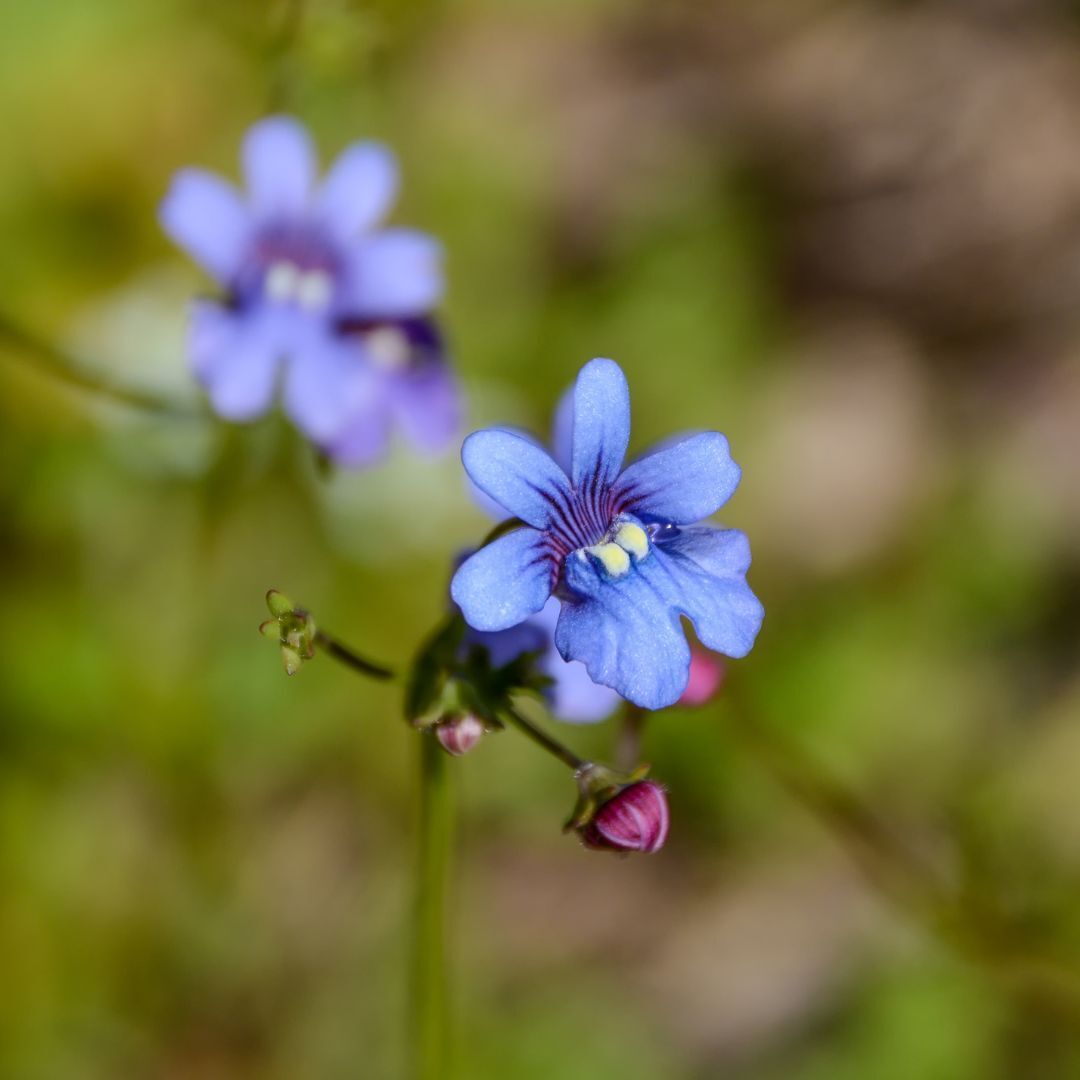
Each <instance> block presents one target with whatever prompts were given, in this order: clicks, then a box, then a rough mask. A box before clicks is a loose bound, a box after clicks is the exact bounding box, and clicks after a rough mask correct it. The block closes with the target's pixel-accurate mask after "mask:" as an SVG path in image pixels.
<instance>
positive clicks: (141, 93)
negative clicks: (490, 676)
mask: <svg viewBox="0 0 1080 1080" xmlns="http://www.w3.org/2000/svg"><path fill="white" fill-rule="evenodd" d="M280 108H287V109H289V110H291V111H293V112H295V113H296V114H297V115H298V116H300V117H302V118H303V119H304V120H305V121H306V122H307V123H309V124H310V125H311V126H312V128H313V130H314V131H315V133H316V135H317V138H318V141H319V143H320V146H321V149H322V152H323V155H324V159H328V158H329V157H330V155H331V154H333V153H336V151H337V150H339V149H340V148H341V147H342V146H344V145H345V144H346V143H347V142H349V141H351V140H353V139H356V138H358V137H362V136H377V137H382V138H384V139H386V140H387V141H389V142H390V143H392V144H393V145H394V146H395V147H396V149H397V150H398V152H399V154H400V156H401V158H402V161H403V168H404V192H403V200H402V203H401V205H400V208H399V210H398V211H397V213H396V220H398V221H399V222H402V223H409V224H413V225H416V226H419V227H422V228H425V229H428V230H430V231H432V232H434V233H436V234H438V235H439V236H440V237H441V238H442V239H443V240H444V242H445V244H446V247H447V250H448V253H449V258H448V272H449V280H450V290H449V296H448V300H447V303H446V304H445V308H444V312H443V314H444V319H445V325H446V327H447V329H448V332H449V334H450V337H451V340H452V344H453V350H454V354H455V357H456V361H457V364H458V366H459V369H460V371H461V374H462V377H463V380H464V383H465V386H466V389H467V393H468V397H469V421H470V424H471V425H473V426H480V425H483V424H488V423H492V422H515V423H519V424H523V425H527V426H530V427H533V428H535V429H537V430H544V429H545V428H546V427H547V424H548V420H549V415H550V411H551V407H552V406H553V404H554V402H555V401H556V400H557V397H558V395H559V393H560V391H561V389H562V388H563V387H564V386H565V385H566V384H567V383H568V382H569V381H570V380H571V379H572V377H573V375H574V373H575V372H576V370H577V368H578V367H579V366H580V364H581V363H582V362H583V361H585V360H586V359H588V358H590V357H592V356H595V355H608V356H613V357H615V358H616V359H618V360H619V361H620V362H621V364H622V365H623V367H624V369H625V370H626V372H627V374H628V376H629V379H630V383H631V387H632V392H633V396H634V423H635V428H634V443H633V447H634V448H637V449H640V448H643V447H644V446H646V445H648V443H649V442H650V441H652V440H654V439H656V438H658V437H661V436H664V435H666V434H668V433H670V432H671V431H673V430H677V429H680V428H693V427H718V428H720V429H722V430H724V431H725V432H726V433H727V434H728V435H729V437H730V438H731V441H732V445H733V447H734V450H735V453H736V458H737V460H739V462H740V463H741V464H742V466H743V469H744V481H743V485H742V488H741V489H740V491H739V492H738V494H737V495H736V497H735V499H734V500H733V501H732V502H731V503H730V505H729V506H728V507H727V508H726V509H725V511H724V514H723V520H724V522H725V523H726V524H730V525H734V526H738V527H740V528H743V529H745V530H746V531H747V532H748V533H749V534H750V536H751V540H752V544H753V548H754V552H755V565H754V568H753V570H752V572H751V582H752V584H753V585H754V586H755V588H756V590H757V591H758V593H759V594H760V595H761V597H762V598H763V600H764V602H765V605H766V609H767V612H768V615H767V618H766V622H765V627H764V630H763V632H762V635H761V637H760V639H759V642H758V645H757V648H756V649H755V651H754V652H753V653H752V654H751V656H750V657H749V658H748V659H746V660H744V661H740V662H738V663H733V664H732V665H731V666H730V669H729V674H728V682H727V687H726V691H725V694H724V695H723V697H722V698H721V700H720V701H718V702H717V703H715V704H714V705H712V706H709V707H707V708H705V709H701V710H697V711H693V712H689V711H684V712H677V711H669V712H668V713H665V714H662V715H659V716H657V717H655V718H654V719H653V720H652V722H651V725H650V727H649V728H648V731H647V733H646V739H645V751H646V756H647V758H648V759H649V760H651V761H652V762H653V763H654V775H656V776H657V777H658V778H661V779H663V780H664V781H666V782H667V783H668V785H669V787H670V798H671V804H672V817H673V831H672V836H671V840H670V843H669V845H668V847H667V848H666V849H665V850H664V851H663V852H662V853H661V854H659V855H657V856H654V857H650V858H638V859H626V860H620V859H617V858H608V857H605V856H601V855H597V854H593V853H587V852H584V851H583V850H581V849H580V848H579V847H578V845H577V844H576V843H575V842H574V841H573V840H572V839H570V838H566V837H563V836H562V835H561V834H560V831H559V827H560V825H561V822H562V820H563V818H564V816H565V815H566V813H567V812H568V811H569V809H570V805H571V803H572V799H573V791H572V786H571V783H570V780H569V778H568V776H567V775H566V774H565V771H564V770H563V769H562V767H561V766H559V765H558V764H557V763H555V762H553V761H551V760H549V759H547V758H545V757H543V756H542V755H540V754H539V753H537V752H535V751H534V750H533V748H532V747H530V746H529V745H527V744H525V743H524V742H523V740H521V739H520V738H518V737H517V735H516V734H515V733H513V732H507V733H504V734H501V735H499V736H498V737H494V738H490V739H487V740H485V742H484V743H483V744H482V745H481V746H480V747H479V748H478V749H477V750H476V751H475V752H474V753H473V754H471V755H470V756H469V757H468V758H466V759H462V760H461V762H460V763H459V764H457V765H455V766H454V767H455V769H456V771H457V773H458V775H459V777H460V786H461V813H462V822H461V852H460V854H461V866H460V869H461V879H460V882H459V887H458V890H457V903H456V908H455V915H454V923H455V941H454V958H455V964H456V968H457V973H458V990H457V993H456V996H455V1006H456V1010H457V1016H458V1029H459V1030H458V1038H457V1043H458V1047H457V1070H458V1073H459V1075H460V1076H461V1077H465V1078H468V1080H486V1078H489V1077H490V1078H496V1077H497V1078H500V1080H501V1078H506V1077H514V1078H515V1080H533V1078H536V1080H550V1078H552V1077H558V1078H559V1080H576V1078H579V1077H580V1078H586V1077H588V1078H590V1080H592V1078H597V1077H604V1078H607V1077H612V1078H615V1077H618V1078H620V1080H632V1078H648V1080H665V1078H694V1080H704V1078H712V1077H721V1076H723V1077H728V1078H735V1080H773V1078H775V1080H780V1078H783V1080H848V1078H850V1080H869V1078H873V1080H891V1078H896V1080H911V1078H918V1080H969V1078H970V1080H975V1078H978V1080H983V1078H998V1077H1010V1078H1011V1077H1018V1078H1024V1080H1029V1078H1041V1077H1075V1076H1080V1035H1078V1033H1080V663H1078V660H1080V646H1078V639H1080V365H1078V363H1077V357H1078V352H1080V305H1078V304H1077V298H1078V297H1080V8H1078V7H1077V5H1076V4H1075V3H1071V2H1067V0H923V2H920V3H914V2H912V3H898V2H885V0H881V2H870V0H862V2H855V0H851V2H845V0H754V2H753V3H747V2H736V0H731V2H726V3H711V4H710V3H699V2H690V0H685V2H679V0H676V2H665V3H662V4H660V3H651V2H645V0H628V2H622V0H546V2H542V0H515V2H513V3H507V2H505V0H460V2H451V0H445V2H441V3H438V2H394V0H371V2H364V3H361V2H357V0H290V2H288V3H285V4H272V3H267V4H255V3H239V2H221V0H217V2H210V0H155V2H154V3H145V2H139V0H53V2H50V3H38V4H14V3H9V4H6V5H4V6H3V8H2V9H0V125H2V128H3V131H4V134H5V152H4V165H3V167H2V168H0V236H2V237H3V243H2V244H0V280H2V281H3V291H2V293H0V331H2V333H0V337H2V339H3V340H2V342H0V447H2V459H0V460H2V470H0V485H2V487H0V498H2V500H3V512H2V514H0V546H2V556H3V582H4V584H3V610H4V617H3V618H2V619H0V656H2V658H3V678H2V680H0V958H2V959H0V972H2V977H0V1076H3V1077H5V1078H11V1080H99V1078H100V1080H116V1078H118V1077H140V1078H141V1077H148V1078H161V1080H178V1078H185V1080H187V1078H194V1077H197V1078H200V1080H218V1078H221V1080H226V1078H230V1080H231V1078H259V1080H263V1078H266V1080H294V1078H298V1077H302V1078H305V1080H307V1078H311V1080H337V1078H342V1080H345V1078H356V1077H364V1078H374V1080H381V1078H390V1080H393V1078H396V1077H400V1076H402V1075H404V1072H405V1068H406V1064H405V1063H406V1060H407V1054H406V1046H407V1039H408V1035H407V1030H406V1025H405V1001H406V981H407V980H406V976H405V972H406V970H407V955H408V943H407V940H406V931H405V923H406V915H407V912H408V902H409V875H410V869H411V861H412V854H411V847H410V844H411V835H412V825H413V818H414V815H413V809H414V800H415V778H414V773H415V761H414V758H415V740H414V738H413V737H412V736H411V734H410V733H409V731H408V730H407V729H405V728H404V727H403V725H402V721H401V718H400V707H399V701H398V696H397V694H396V692H395V691H394V690H393V689H392V688H386V687H380V686H374V685H369V684H366V683H364V682H363V681H361V680H359V679H357V678H356V677H355V676H353V675H352V674H350V673H349V672H347V671H345V670H343V669H340V668H337V667H335V666H334V665H333V664H332V663H331V662H329V661H316V662H315V663H313V664H311V665H308V666H307V667H305V669H304V670H303V672H302V673H301V674H300V675H299V676H297V677H296V678H294V679H291V680H287V679H286V678H285V677H284V675H283V674H282V671H281V669H280V663H279V658H278V657H277V655H276V654H275V650H274V649H273V647H271V646H270V645H268V644H267V643H266V642H265V641H263V640H261V639H260V638H259V636H258V635H257V634H256V632H255V628H256V626H257V624H258V622H259V621H260V620H261V619H262V618H264V617H265V614H264V610H263V606H262V594H263V592H264V591H265V590H266V589H267V588H268V587H269V586H272V585H273V586H278V587H280V588H283V589H285V590H287V591H288V592H289V593H290V594H292V595H294V596H296V597H297V598H298V599H300V600H302V601H303V602H304V603H306V604H307V605H308V606H310V607H311V608H312V609H313V610H314V611H315V612H316V613H317V615H318V617H319V619H320V621H321V622H322V624H324V625H326V626H327V627H328V628H332V629H333V630H335V631H336V632H337V633H338V634H339V635H340V636H342V637H344V638H346V639H348V640H350V641H352V642H353V643H354V644H355V645H356V647H357V648H359V649H361V650H363V651H367V652H368V653H371V654H374V655H377V656H379V657H381V658H384V659H386V660H389V661H393V662H403V661H404V660H405V659H406V658H407V657H408V655H409V654H410V652H411V650H412V649H413V647H414V646H415V644H416V642H417V641H418V639H419V637H420V636H421V635H422V634H423V633H425V632H426V631H427V629H428V628H429V627H430V626H431V624H432V623H433V622H434V621H435V619H437V618H438V617H439V615H440V613H441V612H442V610H443V605H444V603H445V584H446V579H447V576H448V572H449V563H450V559H451V557H452V555H453V553H454V552H455V551H456V550H457V549H458V548H459V547H461V546H463V545H465V544H467V543H470V542H475V540H476V539H477V538H478V536H480V535H482V533H483V532H484V531H485V529H486V523H485V521H484V519H483V517H482V515H481V514H480V513H479V512H478V511H477V510H476V509H475V508H474V507H473V505H472V503H471V502H470V499H469V497H468V495H467V493H466V491H465V488H464V486H463V483H462V478H461V473H460V468H459V466H458V464H457V462H456V460H455V458H454V455H453V454H451V455H449V456H448V457H447V458H446V459H445V460H442V461H437V462H432V461H426V460H422V459H418V458H416V457H414V456H412V455H410V454H409V453H408V452H407V451H405V450H404V449H401V448H399V449H398V451H396V452H395V454H394V455H393V457H392V459H391V460H390V461H389V462H388V463H387V464H385V465H384V466H382V467H380V468H379V469H377V470H373V471H371V472H368V473H363V474H358V475H337V476H332V477H324V476H320V475H319V473H318V471H317V470H316V468H315V466H314V463H313V462H312V461H311V459H310V454H309V453H308V452H307V450H306V449H305V447H304V446H303V445H302V444H301V443H300V442H299V440H298V439H297V438H296V436H295V435H294V434H293V433H291V432H290V430H289V429H288V428H287V427H286V425H285V424H284V423H283V422H282V421H281V420H280V419H277V418H275V419H270V420H267V421H265V422H262V423H260V424H258V425H254V426H251V427H246V428H236V429H231V430H230V429H226V428H224V427H222V426H220V425H217V424H214V423H212V422H209V421H207V420H205V419H200V418H198V417H194V418H193V417H191V416H184V415H180V416H174V415H163V414H160V413H155V412H152V411H147V410H142V409H138V408H132V407H128V406H125V405H123V404H119V403H116V402H112V401H110V400H108V399H107V398H106V397H104V396H103V395H101V394H99V393H93V392H88V391H85V390H82V389H79V388H78V387H77V386H75V385H74V384H73V382H72V379H71V378H70V377H65V376H62V375H61V374H60V373H59V371H58V370H56V369H62V368H63V366H64V364H65V363H66V361H64V360H63V358H62V357H57V356H56V355H53V353H52V351H51V350H60V351H62V352H63V353H64V354H66V355H68V356H70V357H72V358H76V359H77V360H78V362H79V364H80V365H81V366H80V367H79V368H78V369H77V370H78V373H79V374H80V377H82V378H84V379H86V380H89V381H114V382H120V383H122V384H124V385H126V386H129V387H136V388H141V389H142V390H145V391H146V392H147V393H151V394H153V395H157V396H160V397H164V398H166V399H168V400H170V401H172V402H175V403H176V405H177V408H178V410H179V411H181V412H182V411H183V410H184V409H187V408H189V407H190V406H192V405H197V403H198V395H197V394H196V393H195V392H194V390H193V388H192V387H191V385H190V383H189V380H188V376H187V374H186V368H185V360H184V355H183V334H184V322H185V307H186V303H187V300H188V298H189V297H190V295H191V294H192V293H193V292H194V291H196V290H198V289H199V288H202V287H204V282H203V281H202V279H201V278H200V276H199V274H198V272H197V271H196V270H195V268H193V267H192V266H191V265H189V264H188V263H187V261H186V260H185V259H184V258H183V256H182V255H180V254H179V253H178V252H176V251H174V250H173V249H171V248H170V246H169V245H168V243H167V242H166V240H165V239H164V237H163V236H162V235H161V233H160V232H159V230H158V228H157V226H156V223H155V209H156V204H157V202H158V200H159V199H160V197H161V196H162V194H163V193H164V191H165V189H166V186H167V184H168V181H169V178H170V175H171V173H172V172H173V171H174V170H175V169H176V168H177V167H179V166H181V165H185V164H200V165H204V166H208V167H211V168H215V169H218V170H220V171H223V172H226V173H228V174H230V175H234V176H235V174H236V169H237V164H236V156H237V148H238V143H239V139H240V137H241V135H242V133H243V131H244V130H245V128H246V127H247V126H248V125H249V124H250V123H251V122H252V121H253V120H254V119H256V118H258V117H259V116H262V115H264V114H265V113H266V112H267V111H269V110H271V109H280ZM563 733H564V734H565V736H566V738H567V740H568V741H570V742H572V743H573V744H574V745H575V746H576V747H578V748H579V749H581V750H582V751H583V752H588V753H591V754H597V755H604V754H606V753H607V752H608V750H607V748H608V747H609V745H610V743H611V741H612V738H613V735H614V730H613V726H612V725H610V724H609V725H605V726H603V727H600V728H596V729H589V730H581V729H570V728H566V729H564V730H563Z"/></svg>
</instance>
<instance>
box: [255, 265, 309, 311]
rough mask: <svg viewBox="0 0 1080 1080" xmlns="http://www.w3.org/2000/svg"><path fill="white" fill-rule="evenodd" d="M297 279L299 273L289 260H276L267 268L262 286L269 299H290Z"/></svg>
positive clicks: (298, 278)
mask: <svg viewBox="0 0 1080 1080" xmlns="http://www.w3.org/2000/svg"><path fill="white" fill-rule="evenodd" d="M299 280H300V274H299V272H298V271H297V269H296V267H295V266H293V264H292V263H291V262H284V261H281V262H276V263H274V264H273V265H272V266H271V267H270V269H269V270H267V272H266V278H265V280H264V281H263V288H264V289H265V291H266V295H267V296H268V297H269V298H270V299H271V300H275V301H278V302H281V301H284V300H291V299H292V298H293V295H294V293H295V292H296V287H297V285H298V283H299Z"/></svg>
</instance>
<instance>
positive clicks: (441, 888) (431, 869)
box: [411, 734, 454, 1080]
mask: <svg viewBox="0 0 1080 1080" xmlns="http://www.w3.org/2000/svg"><path fill="white" fill-rule="evenodd" d="M419 742H420V821H419V837H418V840H419V845H418V849H417V864H416V896H415V903H414V907H413V935H412V949H413V966H412V973H413V982H412V1010H411V1011H412V1026H413V1047H414V1053H415V1062H414V1065H415V1076H416V1080H443V1078H444V1077H446V1076H448V1075H449V1074H450V1062H449V1022H448V1008H447V985H448V978H447V964H446V899H447V884H448V882H449V879H450V864H451V860H452V850H453V829H454V822H453V809H454V808H453V799H452V793H451V790H450V779H449V771H448V770H447V767H446V766H447V762H448V760H449V759H448V757H447V755H446V754H445V753H444V752H443V750H442V748H441V747H440V746H439V744H438V742H437V741H436V740H435V739H433V738H431V737H430V736H429V735H426V734H425V735H422V736H421V737H420V739H419Z"/></svg>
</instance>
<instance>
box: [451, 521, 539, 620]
mask: <svg viewBox="0 0 1080 1080" xmlns="http://www.w3.org/2000/svg"><path fill="white" fill-rule="evenodd" d="M551 577H552V560H551V556H550V555H549V554H548V552H547V549H546V546H545V544H544V537H543V534H542V533H538V532H537V531H536V530H535V529H527V528H522V529H515V530H514V531H513V532H511V533H507V534H506V535H505V536H500V537H499V538H498V539H497V540H493V541H492V542H491V543H490V544H488V545H487V546H486V547H483V548H481V549H480V550H479V551H478V552H476V554H475V555H471V556H470V557H469V558H468V559H466V560H465V562H463V563H462V564H461V566H460V567H459V568H458V571H457V573H456V574H454V579H453V581H451V583H450V595H451V596H452V597H453V598H454V602H455V603H456V604H457V605H458V607H460V608H461V612H462V614H463V615H464V616H465V621H466V622H467V623H468V624H469V625H470V626H471V627H473V628H474V629H476V630H506V629H507V628H508V627H511V626H516V625H517V624H518V623H519V622H522V621H523V620H525V619H527V618H528V617H529V616H530V615H532V614H534V613H535V612H537V611H539V610H540V609H541V608H542V607H543V606H544V604H545V603H546V602H547V598H548V597H549V596H550V595H551V585H552V581H551Z"/></svg>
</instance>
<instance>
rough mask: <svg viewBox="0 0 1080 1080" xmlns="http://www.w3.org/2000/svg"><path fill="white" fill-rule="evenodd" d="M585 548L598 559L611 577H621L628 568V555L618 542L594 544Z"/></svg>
mask: <svg viewBox="0 0 1080 1080" xmlns="http://www.w3.org/2000/svg"><path fill="white" fill-rule="evenodd" d="M586 550H587V551H588V552H589V554H590V555H595V556H596V558H598V559H599V560H600V562H601V564H602V565H603V567H604V569H605V570H606V571H607V572H608V573H609V574H610V575H611V576H612V577H622V576H623V574H625V573H628V572H629V570H630V556H629V555H627V554H626V552H625V551H623V549H622V548H621V547H619V545H618V544H612V543H607V544H594V545H593V546H592V547H591V548H587V549H586Z"/></svg>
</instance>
